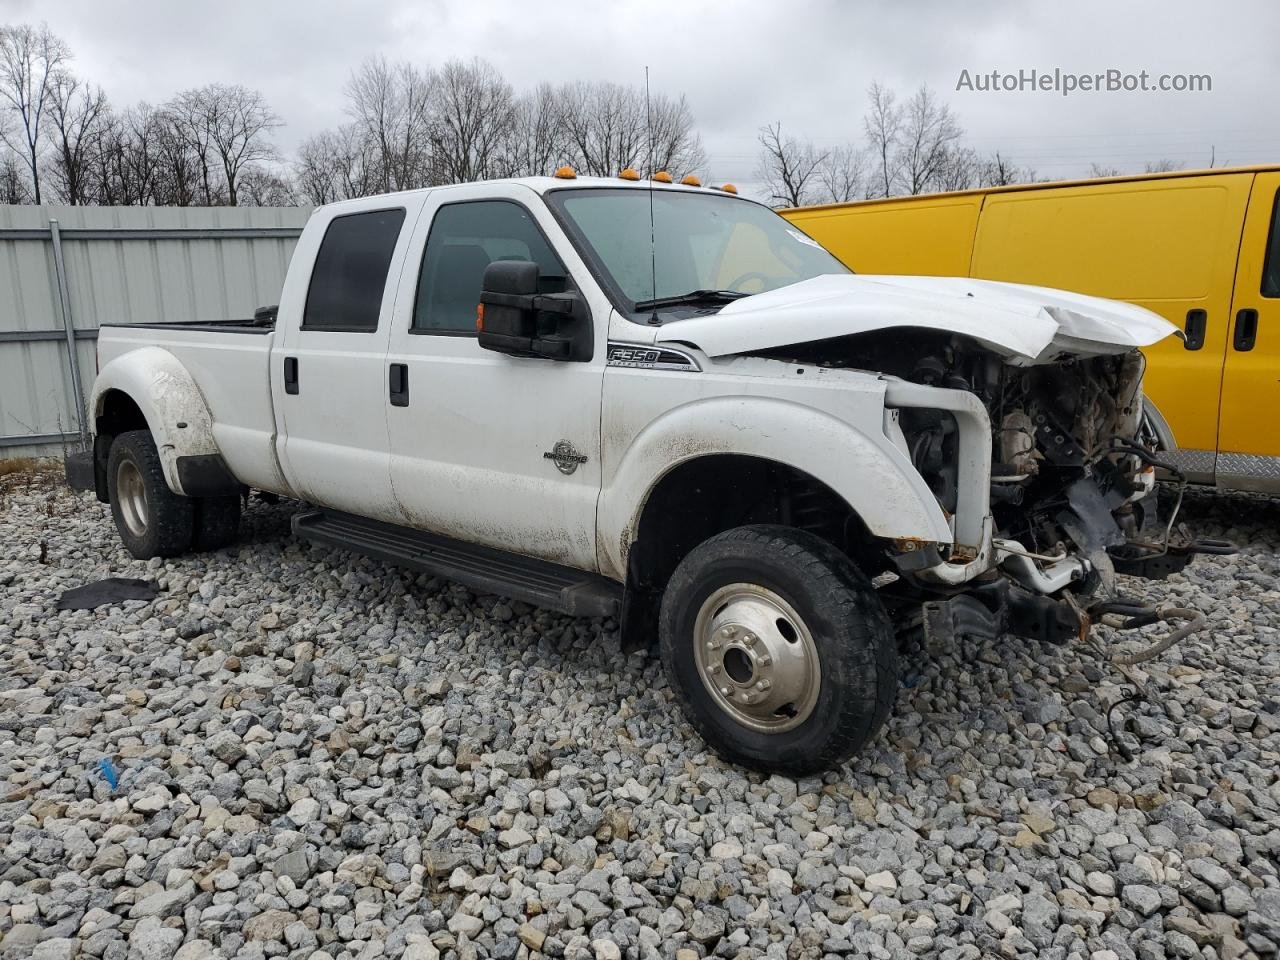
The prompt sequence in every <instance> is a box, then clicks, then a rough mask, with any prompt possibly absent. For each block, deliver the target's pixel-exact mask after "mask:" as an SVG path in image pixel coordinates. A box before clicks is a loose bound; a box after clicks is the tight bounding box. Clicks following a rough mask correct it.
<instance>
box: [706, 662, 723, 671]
mask: <svg viewBox="0 0 1280 960" xmlns="http://www.w3.org/2000/svg"><path fill="white" fill-rule="evenodd" d="M719 672H720V664H718V663H713V664H711V666H709V667H707V673H719Z"/></svg>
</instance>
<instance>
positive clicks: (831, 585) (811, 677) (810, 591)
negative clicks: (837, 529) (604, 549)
mask: <svg viewBox="0 0 1280 960" xmlns="http://www.w3.org/2000/svg"><path fill="white" fill-rule="evenodd" d="M659 637H660V642H661V647H662V660H663V665H664V667H665V669H666V673H667V678H668V681H669V682H670V683H671V686H672V687H673V688H674V689H675V691H676V693H677V695H678V696H679V698H680V702H681V705H682V706H683V708H684V711H685V714H686V715H687V716H688V718H689V721H690V722H691V723H692V724H693V726H694V727H695V728H696V729H697V731H698V733H699V734H701V735H702V737H703V739H704V740H706V741H707V743H708V744H709V745H710V746H711V747H712V748H713V749H714V750H715V751H716V752H717V753H719V754H720V755H721V756H723V757H724V758H725V759H727V760H729V761H731V762H733V763H738V764H741V765H743V766H747V767H752V768H755V769H759V770H766V771H774V772H779V773H785V774H789V775H792V776H801V775H805V774H810V773H815V772H818V771H821V770H826V769H828V768H830V767H832V766H834V765H835V764H837V763H840V762H842V761H844V760H847V759H849V758H850V757H852V756H854V755H855V754H857V753H858V752H859V751H860V750H861V749H862V748H863V747H865V746H866V744H867V743H869V742H870V741H871V739H872V738H873V737H874V736H875V734H876V733H877V732H878V731H879V729H880V728H881V727H882V726H883V725H884V723H885V721H886V720H887V719H888V716H889V713H890V711H891V710H892V708H893V702H894V696H895V693H896V691H897V684H898V666H897V642H896V640H895V637H894V633H893V628H892V626H891V624H890V621H889V617H888V614H887V613H886V612H885V609H884V606H883V604H881V602H880V599H879V598H878V597H877V596H876V594H875V590H874V589H873V588H872V586H871V584H870V582H869V581H868V580H867V578H866V577H865V576H864V575H863V574H862V572H861V571H860V570H858V569H857V567H855V566H854V565H853V563H852V562H851V561H850V560H849V559H848V558H847V557H845V556H844V555H843V554H841V553H840V552H839V551H837V550H836V549H835V548H834V547H832V546H831V545H830V544H828V543H827V542H826V541H824V540H822V539H820V538H818V537H816V536H814V535H813V534H810V533H807V532H805V531H802V530H795V529H792V528H789V527H781V526H765V525H760V526H746V527H738V528H737V529H734V530H729V531H727V532H725V533H721V534H719V535H717V536H715V537H712V538H711V539H709V540H707V541H705V542H704V543H702V544H701V545H699V546H698V547H696V548H694V549H693V550H692V551H691V552H690V553H689V555H688V556H687V557H685V559H684V560H683V561H682V562H681V564H680V566H679V567H677V568H676V571H675V573H674V574H672V577H671V580H670V582H669V583H668V585H667V589H666V592H665V593H664V594H663V598H662V612H661V619H660V624H659Z"/></svg>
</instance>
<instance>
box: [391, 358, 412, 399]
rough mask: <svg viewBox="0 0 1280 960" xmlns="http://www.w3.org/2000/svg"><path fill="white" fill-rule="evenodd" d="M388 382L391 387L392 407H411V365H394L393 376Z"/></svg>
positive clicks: (392, 366)
mask: <svg viewBox="0 0 1280 960" xmlns="http://www.w3.org/2000/svg"><path fill="white" fill-rule="evenodd" d="M387 380H388V383H389V385H390V391H389V393H390V397H391V405H392V406H393V407H407V406H408V405H409V365H408V364H407V363H393V364H392V365H391V375H390V376H389V377H388V378H387Z"/></svg>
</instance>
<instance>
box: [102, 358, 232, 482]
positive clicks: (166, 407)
mask: <svg viewBox="0 0 1280 960" xmlns="http://www.w3.org/2000/svg"><path fill="white" fill-rule="evenodd" d="M115 390H118V391H120V392H121V393H123V394H125V396H127V397H129V399H131V400H132V401H133V402H134V403H135V404H137V405H138V409H139V410H141V411H142V416H143V417H144V418H145V419H146V421H147V428H148V429H149V430H150V431H151V436H152V438H153V439H154V440H155V444H156V450H157V451H158V452H159V454H160V464H161V467H162V468H163V469H164V478H165V482H166V483H168V484H169V489H170V490H172V491H173V492H174V493H179V494H183V495H184V496H185V495H188V494H187V491H186V490H184V489H183V483H182V478H181V476H180V471H179V469H178V465H179V461H180V460H182V459H184V458H186V457H219V459H220V451H219V450H218V444H217V441H215V440H214V438H213V417H212V416H211V415H210V414H209V407H208V404H206V403H205V400H204V396H203V394H201V393H200V388H199V387H197V386H196V382H195V380H194V379H193V378H192V376H191V373H190V371H188V370H187V368H186V367H184V366H183V365H182V363H181V361H179V360H178V358H177V357H175V356H174V355H173V354H172V353H170V352H169V351H168V350H164V349H162V348H160V347H141V348H139V349H137V350H130V351H129V352H128V353H124V354H121V355H120V356H118V357H116V358H115V359H114V360H112V361H111V362H110V363H108V364H107V365H106V366H105V367H103V368H102V369H101V370H100V371H99V372H98V377H97V379H96V380H95V381H94V385H93V393H92V395H91V396H90V400H89V407H90V410H91V411H92V412H93V422H94V423H95V424H97V422H98V417H100V416H101V415H102V412H103V408H104V406H105V403H106V399H107V395H108V394H109V393H111V392H112V391H115ZM190 462H192V463H199V462H200V461H190Z"/></svg>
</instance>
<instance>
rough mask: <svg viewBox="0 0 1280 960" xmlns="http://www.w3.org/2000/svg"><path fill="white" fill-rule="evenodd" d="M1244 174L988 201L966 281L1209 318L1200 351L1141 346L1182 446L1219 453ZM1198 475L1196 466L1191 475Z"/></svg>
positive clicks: (1179, 321) (1173, 318)
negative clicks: (1033, 287) (1031, 287)
mask: <svg viewBox="0 0 1280 960" xmlns="http://www.w3.org/2000/svg"><path fill="white" fill-rule="evenodd" d="M1252 179H1253V174H1252V173H1240V174H1217V175H1207V176H1202V177H1174V178H1169V179H1161V180H1136V181H1122V182H1115V183H1107V182H1102V183H1094V184H1086V185H1081V186H1073V187H1059V188H1044V189H1038V190H1027V191H1014V192H1009V193H1005V192H997V193H992V194H990V195H988V197H987V201H986V204H985V206H984V208H983V211H982V217H981V221H980V223H979V226H978V236H977V241H976V244H975V246H974V252H973V264H972V271H973V272H972V275H973V276H975V277H982V278H985V279H992V280H1008V281H1013V282H1018V283H1034V284H1040V285H1042V286H1049V287H1060V288H1062V289H1065V290H1074V291H1078V292H1080V293H1088V294H1094V295H1096V296H1101V297H1109V298H1111V299H1115V300H1127V301H1129V302H1131V303H1136V304H1139V305H1140V306H1144V307H1147V308H1148V309H1151V310H1154V311H1155V312H1156V313H1159V314H1161V315H1162V316H1164V317H1165V318H1166V319H1167V320H1169V322H1170V323H1173V324H1174V325H1176V326H1178V327H1179V328H1185V327H1186V325H1187V321H1188V313H1189V312H1190V311H1193V310H1203V311H1205V313H1206V318H1205V335H1204V344H1203V346H1201V347H1200V348H1199V349H1195V350H1188V349H1186V348H1185V346H1184V344H1183V343H1182V341H1181V340H1178V339H1176V338H1173V337H1170V338H1169V339H1167V340H1165V341H1164V342H1162V343H1159V344H1156V345H1155V346H1153V347H1149V348H1147V349H1146V350H1145V351H1144V352H1145V353H1146V354H1147V358H1148V361H1149V366H1148V370H1147V378H1146V392H1147V394H1148V395H1149V396H1150V397H1151V398H1152V399H1153V400H1154V401H1155V403H1156V405H1157V406H1158V407H1159V409H1160V412H1161V413H1163V414H1164V416H1165V418H1166V419H1167V420H1168V421H1169V425H1170V427H1171V428H1172V430H1173V435H1174V440H1175V442H1176V443H1177V445H1178V447H1179V448H1182V449H1183V450H1192V451H1206V452H1207V453H1206V454H1205V459H1206V463H1205V464H1204V465H1203V466H1204V467H1207V470H1208V471H1211V470H1212V458H1213V454H1212V451H1215V450H1216V449H1217V439H1218V436H1217V434H1218V398H1219V389H1220V386H1221V381H1222V367H1223V362H1224V358H1225V354H1226V349H1227V342H1228V334H1229V330H1230V326H1231V316H1230V310H1231V291H1232V285H1233V282H1234V276H1235V268H1236V254H1237V250H1238V248H1239V240H1240V230H1241V225H1242V223H1243V220H1244V213H1245V207H1246V205H1247V202H1248V198H1249V187H1250V183H1251V181H1252ZM1197 472H1199V471H1197Z"/></svg>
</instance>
